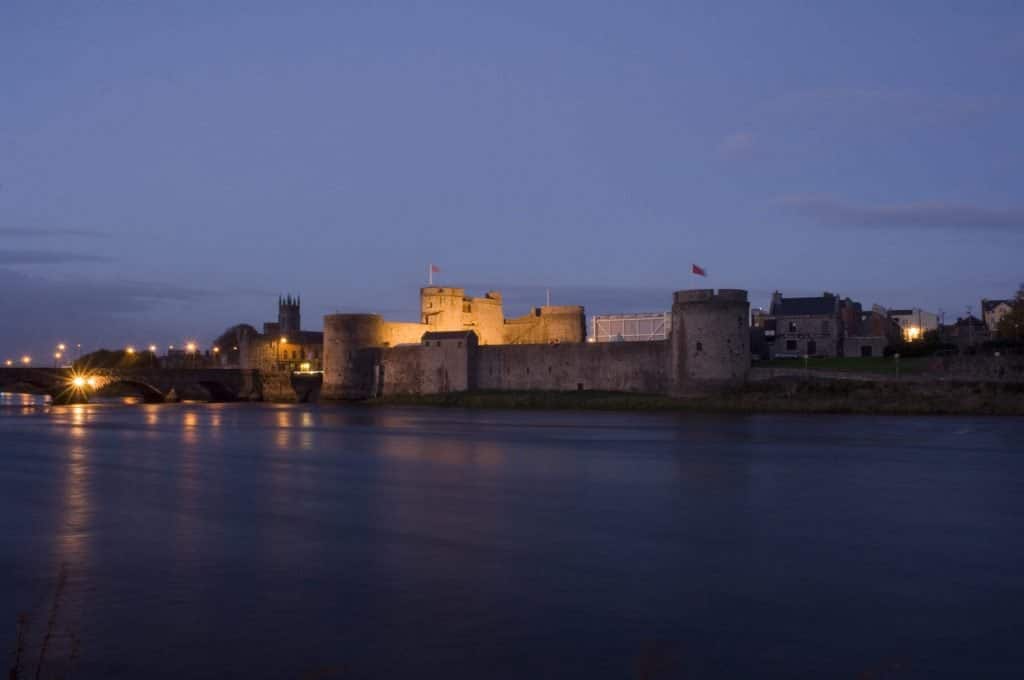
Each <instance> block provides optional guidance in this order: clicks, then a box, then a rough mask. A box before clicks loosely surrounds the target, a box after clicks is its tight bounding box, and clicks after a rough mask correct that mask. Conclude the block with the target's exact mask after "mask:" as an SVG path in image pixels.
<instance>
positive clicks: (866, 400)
mask: <svg viewBox="0 0 1024 680" xmlns="http://www.w3.org/2000/svg"><path fill="white" fill-rule="evenodd" d="M366 403H368V404H370V405H402V406H441V407H455V408H481V409H544V410H596V411H661V412H665V411H677V412H706V413H712V412H718V413H857V414H877V415H882V414H889V415H1011V416H1024V384H1020V383H961V382H941V383H940V382H936V383H929V384H922V383H919V382H915V383H894V382H870V381H858V382H853V381H808V380H778V381H772V382H761V383H752V384H748V385H747V386H745V387H743V388H741V389H735V390H728V391H722V392H716V393H709V394H703V395H699V396H690V397H681V398H673V397H667V396H661V395H652V394H630V393H622V392H590V391H582V392H453V393H449V394H433V395H396V396H390V397H382V398H379V399H373V400H371V401H369V402H366Z"/></svg>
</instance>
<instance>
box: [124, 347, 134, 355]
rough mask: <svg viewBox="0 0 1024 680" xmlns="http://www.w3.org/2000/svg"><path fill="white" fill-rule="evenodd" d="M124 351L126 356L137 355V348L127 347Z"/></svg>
mask: <svg viewBox="0 0 1024 680" xmlns="http://www.w3.org/2000/svg"><path fill="white" fill-rule="evenodd" d="M124 351H125V353H126V354H135V348H134V347H132V346H131V345H128V346H127V347H125V348H124Z"/></svg>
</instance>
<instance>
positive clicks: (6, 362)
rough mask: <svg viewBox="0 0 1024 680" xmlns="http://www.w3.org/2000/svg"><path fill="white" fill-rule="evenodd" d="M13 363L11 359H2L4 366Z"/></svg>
mask: <svg viewBox="0 0 1024 680" xmlns="http://www.w3.org/2000/svg"><path fill="white" fill-rule="evenodd" d="M13 365H14V362H13V361H11V360H10V359H7V360H5V361H4V366H13Z"/></svg>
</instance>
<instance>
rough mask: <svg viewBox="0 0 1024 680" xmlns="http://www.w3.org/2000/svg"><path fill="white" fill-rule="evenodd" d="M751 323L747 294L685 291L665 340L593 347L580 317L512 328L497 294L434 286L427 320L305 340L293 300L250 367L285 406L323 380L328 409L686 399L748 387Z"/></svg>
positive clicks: (424, 293)
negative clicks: (495, 399)
mask: <svg viewBox="0 0 1024 680" xmlns="http://www.w3.org/2000/svg"><path fill="white" fill-rule="evenodd" d="M749 313H750V305H749V303H748V301H747V291H745V290H730V289H721V290H718V291H715V290H711V289H699V290H681V291H677V292H676V293H675V294H674V295H673V301H672V311H671V314H670V319H671V332H670V333H669V334H668V337H667V339H664V340H652V341H649V342H605V343H597V342H587V337H586V319H585V316H584V310H583V307H579V306H542V307H536V308H534V309H532V310H531V311H530V313H529V314H527V315H525V316H522V317H515V318H505V316H504V310H503V308H502V298H501V294H500V293H498V292H495V291H490V292H488V293H486V294H485V295H484V296H483V297H477V298H474V297H468V296H467V295H466V294H465V290H464V289H462V288H449V287H435V286H430V287H426V288H422V289H420V320H419V321H418V322H398V321H386V320H385V319H383V318H382V317H381V316H380V315H379V314H328V315H327V316H325V317H324V322H323V332H322V333H320V332H316V331H303V330H301V327H300V319H301V317H300V312H299V300H298V299H297V298H291V297H287V298H282V299H281V300H280V301H279V314H278V317H279V318H278V323H277V324H273V323H267V324H264V332H263V334H262V335H258V336H256V337H254V338H251V339H250V340H249V342H248V347H247V348H246V352H244V353H243V360H242V366H243V367H245V368H258V369H260V370H261V373H262V374H263V376H264V377H263V381H264V393H265V395H266V394H267V390H268V389H270V390H271V393H273V394H275V395H277V396H281V395H282V393H283V391H287V390H289V389H290V388H289V380H288V378H287V377H286V376H288V375H292V376H293V378H292V380H291V383H290V384H291V385H292V386H294V385H295V381H294V374H296V373H298V374H309V373H317V372H319V371H322V376H323V377H322V386H321V391H320V394H321V396H323V397H324V398H327V399H368V398H374V397H382V396H389V395H399V394H437V393H444V392H458V391H467V390H499V391H500V390H552V391H570V390H604V391H616V392H639V393H648V394H671V395H680V394H686V393H689V392H694V391H700V390H702V389H705V388H707V387H712V386H723V385H732V384H738V383H741V382H743V381H744V380H745V379H746V376H747V371H748V370H749V368H750V323H749ZM296 389H298V388H296ZM306 394H307V396H308V392H307V393H306ZM300 398H306V397H300Z"/></svg>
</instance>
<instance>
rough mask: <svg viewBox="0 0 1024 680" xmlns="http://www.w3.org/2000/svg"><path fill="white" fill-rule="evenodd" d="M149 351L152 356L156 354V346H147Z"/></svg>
mask: <svg viewBox="0 0 1024 680" xmlns="http://www.w3.org/2000/svg"><path fill="white" fill-rule="evenodd" d="M149 351H150V352H151V353H153V354H156V345H150V346H149Z"/></svg>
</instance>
